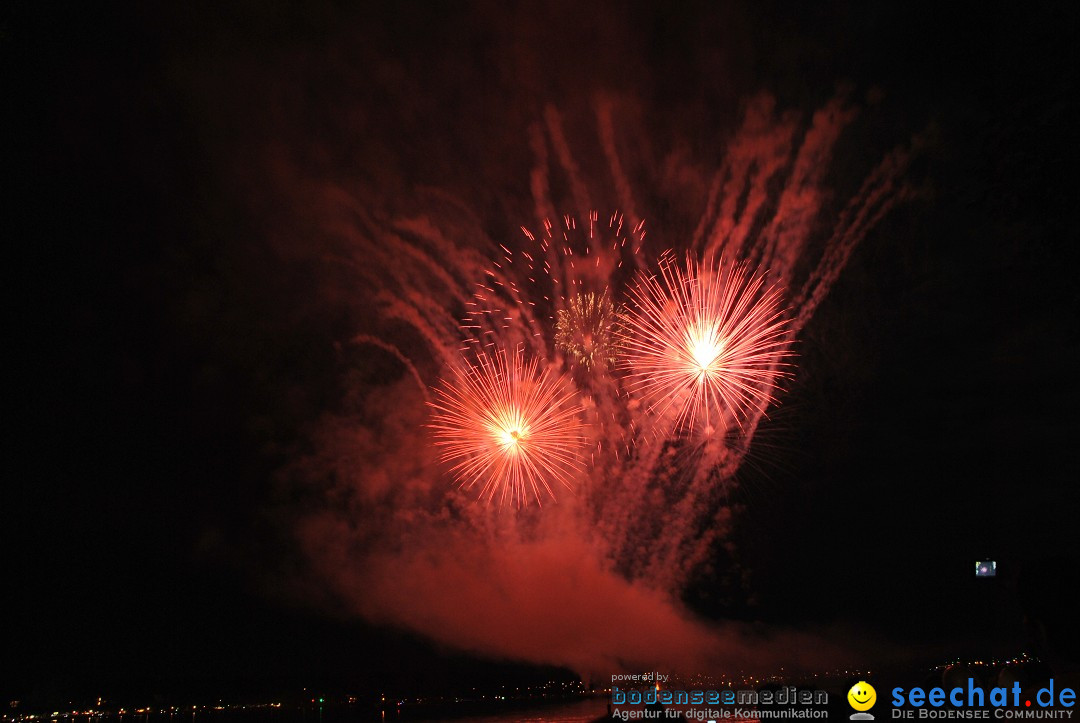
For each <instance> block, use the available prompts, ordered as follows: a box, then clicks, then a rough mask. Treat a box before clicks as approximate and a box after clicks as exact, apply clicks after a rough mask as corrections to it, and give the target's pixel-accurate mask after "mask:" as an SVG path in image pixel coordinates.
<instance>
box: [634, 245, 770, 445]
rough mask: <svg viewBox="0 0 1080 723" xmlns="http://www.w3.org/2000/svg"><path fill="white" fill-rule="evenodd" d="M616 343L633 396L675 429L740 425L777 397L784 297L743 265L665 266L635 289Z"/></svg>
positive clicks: (667, 259)
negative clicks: (774, 392)
mask: <svg viewBox="0 0 1080 723" xmlns="http://www.w3.org/2000/svg"><path fill="white" fill-rule="evenodd" d="M629 297H630V302H631V303H630V305H629V308H628V311H627V312H626V314H625V315H624V318H623V324H622V331H621V333H620V345H621V348H622V364H621V366H622V367H623V368H624V369H625V370H626V371H627V377H626V386H627V389H628V391H629V392H630V393H631V394H632V395H633V396H636V397H638V398H640V399H641V400H642V403H643V406H644V408H645V410H646V411H647V412H649V413H650V414H652V415H655V418H657V419H660V420H665V421H667V422H670V423H671V424H672V427H673V428H674V429H675V430H677V431H682V432H688V431H692V430H694V429H699V428H703V429H705V430H708V431H713V430H716V429H721V428H723V429H727V428H732V427H741V426H742V424H743V421H744V420H745V419H747V417H748V416H749V415H750V414H751V413H752V412H753V411H754V410H761V409H764V408H765V407H766V406H767V405H768V404H769V403H770V402H771V401H772V400H773V390H774V389H775V387H776V383H777V381H778V380H779V378H780V377H782V376H784V374H785V369H786V367H787V365H786V363H785V358H786V357H787V356H788V328H787V326H788V325H787V321H786V318H785V316H784V308H783V304H782V300H781V297H780V294H779V292H778V291H776V290H775V289H773V288H771V287H770V286H768V285H767V284H766V282H765V279H764V277H763V276H761V275H756V274H754V273H752V272H751V270H750V269H749V268H748V267H747V266H746V265H745V264H736V263H723V262H721V263H718V264H716V265H715V266H714V265H710V264H704V265H701V264H697V263H696V262H695V261H694V260H693V259H691V258H690V257H689V256H687V259H686V264H685V266H680V265H679V264H678V263H677V262H676V261H675V260H674V259H673V257H672V256H670V255H665V256H664V257H663V258H662V259H661V261H660V269H659V274H652V275H644V274H643V275H640V276H639V277H638V278H637V280H636V282H635V283H634V284H632V285H631V286H630V289H629Z"/></svg>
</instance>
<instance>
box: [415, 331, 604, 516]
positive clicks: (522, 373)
mask: <svg viewBox="0 0 1080 723" xmlns="http://www.w3.org/2000/svg"><path fill="white" fill-rule="evenodd" d="M435 395H436V397H435V401H433V402H431V407H432V408H433V409H434V413H433V415H432V421H431V424H430V426H431V427H432V429H434V431H435V432H434V433H435V444H436V445H437V446H438V447H440V448H441V457H442V460H443V461H444V462H447V463H449V464H450V465H452V467H451V472H452V474H453V475H454V477H455V478H456V479H457V480H458V482H459V484H460V485H461V486H462V487H464V488H465V489H472V488H473V487H477V486H478V487H479V489H480V498H481V499H485V500H487V501H488V502H490V501H492V500H494V499H495V498H496V497H497V498H498V500H499V504H506V503H511V504H514V505H515V506H518V507H520V506H522V505H528V504H530V503H531V501H532V500H533V499H535V500H536V502H537V503H538V504H542V498H544V497H549V498H551V499H555V490H554V488H555V487H557V486H560V485H561V486H563V487H566V488H567V489H570V488H571V484H570V482H571V479H572V477H573V476H574V475H575V473H576V472H578V471H580V469H581V468H582V466H583V461H582V460H583V455H582V453H583V451H584V447H585V444H586V441H585V437H584V435H583V433H582V428H581V417H580V414H581V405H580V402H579V401H578V399H577V392H576V390H575V389H574V387H573V386H572V385H571V384H570V383H569V380H568V379H566V377H565V376H562V375H555V374H552V373H550V372H549V371H548V370H547V369H541V368H540V367H539V364H538V362H537V360H536V359H533V360H532V361H530V362H526V361H524V358H523V354H522V353H521V351H520V350H518V351H516V352H515V353H514V354H513V355H512V356H510V355H507V354H506V353H505V352H503V351H496V352H494V354H493V355H488V354H484V353H480V354H478V355H477V362H476V363H475V364H467V365H464V366H462V367H455V368H453V372H452V374H451V376H450V377H449V378H447V379H445V380H444V382H443V384H442V385H440V386H439V387H438V388H437V389H436V392H435Z"/></svg>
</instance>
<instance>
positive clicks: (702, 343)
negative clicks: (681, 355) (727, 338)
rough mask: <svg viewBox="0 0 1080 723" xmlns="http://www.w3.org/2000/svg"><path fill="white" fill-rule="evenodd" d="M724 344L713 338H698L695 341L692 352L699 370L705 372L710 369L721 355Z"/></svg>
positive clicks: (701, 372)
mask: <svg viewBox="0 0 1080 723" xmlns="http://www.w3.org/2000/svg"><path fill="white" fill-rule="evenodd" d="M723 350H724V349H723V346H722V345H721V344H719V343H717V342H715V341H713V340H711V339H698V340H697V341H695V342H694V346H693V349H691V351H690V354H691V356H693V357H694V363H695V364H697V367H698V372H699V373H700V374H705V373H706V372H708V371H709V367H711V366H712V363H713V362H714V361H716V357H718V356H720V352H722V351H723Z"/></svg>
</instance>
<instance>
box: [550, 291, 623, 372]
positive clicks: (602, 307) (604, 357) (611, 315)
mask: <svg viewBox="0 0 1080 723" xmlns="http://www.w3.org/2000/svg"><path fill="white" fill-rule="evenodd" d="M617 319H618V311H617V310H616V308H615V304H614V303H612V301H611V295H610V294H609V293H608V291H607V290H606V289H605V290H604V291H603V292H602V293H599V294H595V293H588V294H575V295H574V296H573V298H571V299H570V301H569V303H568V304H567V306H566V308H565V309H559V311H558V313H557V315H556V317H555V348H557V349H558V350H559V351H561V352H562V353H563V354H565V355H566V356H568V357H569V358H570V359H571V360H572V361H573V363H574V364H577V365H579V366H581V367H583V368H584V369H585V370H586V371H588V370H590V369H593V368H597V367H606V368H611V367H612V366H614V364H615V362H616V356H617V355H616V350H617V344H616V343H615V339H616V333H617V331H616V328H615V322H616V321H617Z"/></svg>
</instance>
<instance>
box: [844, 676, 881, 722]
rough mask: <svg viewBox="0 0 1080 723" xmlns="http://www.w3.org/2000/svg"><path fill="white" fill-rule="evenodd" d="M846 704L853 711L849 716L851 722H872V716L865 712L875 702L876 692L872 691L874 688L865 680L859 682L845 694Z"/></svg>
mask: <svg viewBox="0 0 1080 723" xmlns="http://www.w3.org/2000/svg"><path fill="white" fill-rule="evenodd" d="M847 702H848V705H850V706H851V707H852V708H854V709H855V712H854V713H852V714H851V716H850V718H851V720H874V716H873V715H871V714H870V713H867V712H866V711H868V710H870V709H871V708H873V707H874V703H876V702H877V691H876V690H874V686H872V685H870V684H869V683H867V682H866V681H865V680H860V681H859V682H858V683H856V684H855V685H853V686H851V690H849V691H848V692H847Z"/></svg>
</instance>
